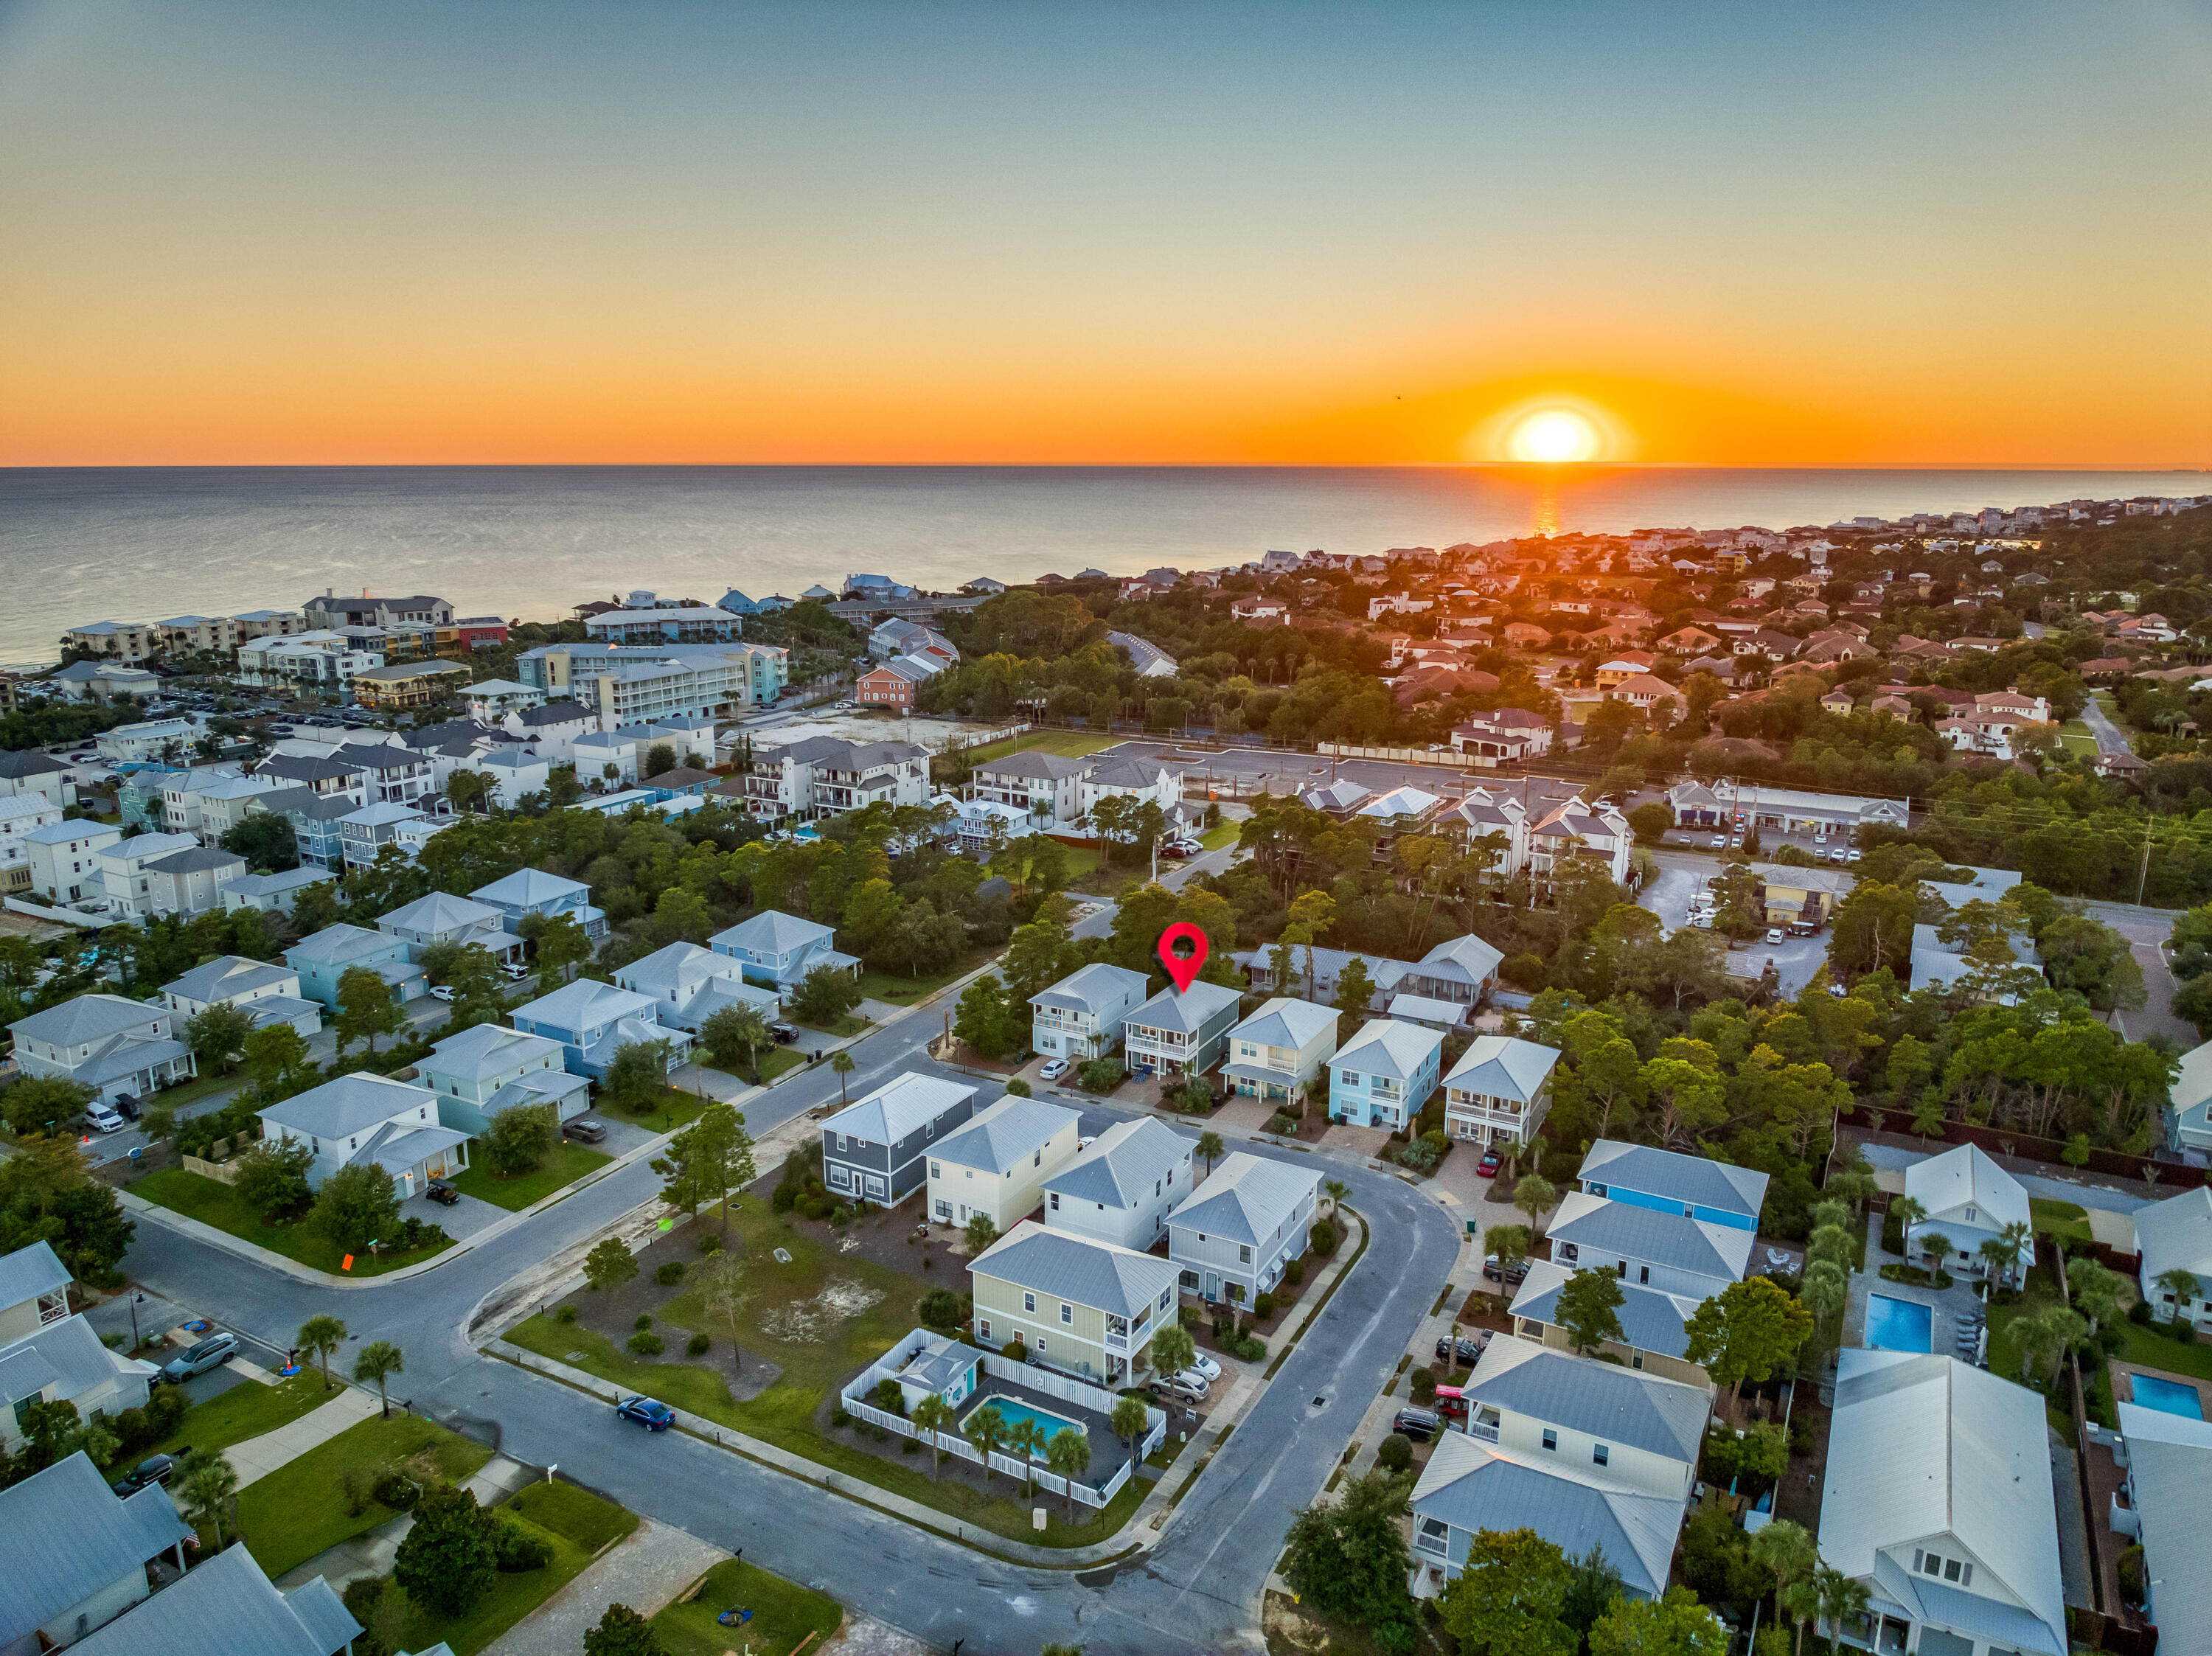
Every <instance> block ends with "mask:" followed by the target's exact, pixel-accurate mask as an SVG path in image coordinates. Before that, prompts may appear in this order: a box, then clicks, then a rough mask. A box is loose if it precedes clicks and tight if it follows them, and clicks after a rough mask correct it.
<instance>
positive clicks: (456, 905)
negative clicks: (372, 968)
mask: <svg viewBox="0 0 2212 1656" xmlns="http://www.w3.org/2000/svg"><path fill="white" fill-rule="evenodd" d="M506 923H507V916H505V915H504V914H502V913H500V912H499V910H497V909H495V908H492V907H488V906H487V905H485V904H483V903H480V902H475V901H471V899H469V898H466V897H456V896H454V895H453V893H452V892H450V891H434V892H432V893H431V894H430V895H428V896H427V897H417V898H416V900H415V901H413V902H411V903H402V904H401V905H400V906H399V907H397V908H395V909H393V910H392V912H391V913H389V914H380V915H379V916H377V920H376V924H377V927H378V929H379V930H380V931H429V932H438V931H465V930H467V929H469V928H471V927H474V926H489V927H491V928H492V929H493V930H495V931H496V930H498V929H499V928H501V926H503V925H506Z"/></svg>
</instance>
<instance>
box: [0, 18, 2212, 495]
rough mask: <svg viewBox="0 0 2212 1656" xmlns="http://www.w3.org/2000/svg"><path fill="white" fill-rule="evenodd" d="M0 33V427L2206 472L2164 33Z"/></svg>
mask: <svg viewBox="0 0 2212 1656" xmlns="http://www.w3.org/2000/svg"><path fill="white" fill-rule="evenodd" d="M1252 16H1253V14H1250V13H1249V12H1245V11H1241V10H1239V9H1236V8H1231V7H1221V8H1196V9H1189V10H1178V11H1175V12H1160V13H1157V14H1152V15H1143V14H1139V13H1134V12H1122V11H1106V10H1101V11H1097V12H1081V11H1077V10H1070V11H1068V12H1066V13H1062V14H1059V15H1043V14H1040V13H1037V12H1034V11H1030V10H1027V9H993V8H987V7H982V6H963V5H947V6H943V7H931V8H919V7H917V8H914V9H905V8H901V7H897V6H886V7H883V8H870V9H856V10H851V11H846V10H842V9H838V8H836V7H830V6H826V5H825V6H823V7H819V8H795V9H789V10H785V11H776V10H773V9H760V10H757V11H756V10H750V9H728V8H723V7H719V6H711V7H710V6H697V7H694V6H687V5H678V4H671V5H666V6H653V7H638V8H632V7H614V8H593V7H581V6H580V7H575V8H566V7H560V6H545V7H520V6H517V7H513V8H509V7H507V6H502V5H500V4H495V3H486V4H484V5H482V6H479V7H472V8H469V9H465V10H459V11H457V10H454V9H450V8H446V7H440V6H433V5H428V4H423V5H419V6H418V5H412V4H409V3H405V0H392V3H380V4H377V5H374V6H372V5H367V4H362V5H358V6H355V5H347V4H340V3H333V4H331V5H329V6H326V7H319V8H313V9H306V10H304V11H302V10H301V9H297V8H289V7H277V6H276V5H273V4H272V5H269V6H258V5H250V4H244V3H222V4H210V5H208V6H206V7H204V8H191V9H172V8H164V7H156V6H153V5H151V4H144V3H134V0H112V3H106V4H99V5H94V4H84V3H76V0H57V3H52V4H46V5H33V6H28V7H25V8H22V9H16V10H11V11H0V213H4V220H0V221H4V222H5V223H6V224H7V225H8V226H9V230H8V234H6V235H5V236H4V237H0V464H33V465H45V464H295V463H296V464H307V463H345V462H362V463H368V462H394V463H401V462H438V461H472V462H486V463H490V462H523V461H545V462H563V461H566V462H586V461H599V462H671V461H760V462H808V461H822V462H832V461H845V462H872V461H883V462H891V461H905V462H961V461H1002V462H1054V463H1114V462H1130V463H1139V462H1148V463H1184V462H1188V463H1220V464H1239V463H1248V464H1285V463H1296V464H1310V463H1320V464H1394V463H1425V462H1457V461H1463V460H1468V459H1486V458H1497V450H1496V446H1495V438H1496V432H1495V430H1494V428H1495V426H1496V424H1497V422H1498V419H1499V416H1501V413H1502V412H1503V411H1505V410H1510V409H1516V408H1523V407H1528V406H1539V405H1543V404H1546V403H1548V402H1551V401H1554V400H1559V399H1565V400H1566V401H1569V402H1571V403H1577V404H1580V405H1583V406H1586V407H1588V408H1589V409H1592V410H1594V411H1595V413H1596V414H1597V416H1599V417H1600V419H1601V423H1602V424H1603V426H1604V427H1605V428H1606V430H1607V436H1608V447H1607V458H1612V459H1618V460H1632V461H1644V462H1656V463H1702V464H1815V465H1853V464H1929V465H1937V464H1956V465H1998V466H2010V465H2085V466H2109V467H2164V466H2172V465H2192V466H2195V465H2208V464H2212V303H2208V300H2212V291H2208V290H2209V289H2212V276H2208V274H2207V273H2208V271H2212V257H2209V256H2212V230H2208V228H2207V226H2206V215H2204V214H2203V211H2202V210H2201V209H2202V206H2203V202H2204V201H2205V200H2206V199H2207V198H2208V189H2207V186H2208V185H2212V176H2208V174H2212V98H2207V97H2206V96H2205V95H2204V94H2205V91H2206V88H2207V87H2208V85H2212V50H2208V44H2207V25H2206V14H2205V12H2204V11H2203V9H2200V8H2193V7H2190V6H2187V5H2182V4H2172V5H2161V4H2145V5H2140V6H2134V7H2130V8H2126V9H2118V10H2114V9H2089V10H2082V9H2075V8H2070V7H2067V6H2063V5H2049V6H2044V5H2036V4H2026V5H2015V6H2006V7H1996V6H1990V7H1987V8H1983V7H1978V6H1972V5H1963V6H1960V7H1956V8H1951V9H1946V11H1945V12H1944V13H1943V15H1942V16H1941V17H1935V16H1932V15H1929V14H1927V13H1923V12H1914V11H1910V10H1899V11H1894V12H1889V11H1881V12H1877V11H1875V10H1874V9H1865V11H1864V14H1863V15H1851V16H1848V17H1845V16H1825V15H1824V16H1820V17H1815V18H1809V19H1808V17H1807V16H1805V15H1798V14H1794V13H1793V14H1790V15H1786V16H1784V15H1777V14H1775V13H1774V12H1773V11H1772V10H1771V9H1768V8H1750V7H1744V8H1730V7H1713V8H1705V7H1685V8H1682V9H1679V10H1677V9H1668V10H1666V11H1664V12H1663V14H1662V12H1661V11H1659V10H1655V9H1646V8H1642V7H1636V6H1626V5H1623V6H1617V7H1616V6H1610V5H1607V4H1602V3H1596V0H1593V3H1590V4H1588V5H1579V6H1577V5H1571V4H1561V5H1559V6H1547V7H1545V8H1540V9H1534V10H1533V11H1531V10H1530V9H1522V8H1499V9H1496V10H1494V11H1493V10H1490V9H1483V8H1473V9H1467V8H1455V9H1450V10H1448V11H1438V10H1429V9H1416V8H1407V9H1404V10H1403V11H1402V12H1401V11H1397V10H1393V9H1384V10H1382V11H1379V12H1374V13H1368V14H1363V15H1362V16H1361V17H1360V18H1358V19H1356V20H1355V19H1353V18H1351V17H1350V16H1349V15H1345V14H1340V13H1339V12H1338V11H1336V10H1335V9H1321V8H1316V9H1313V10H1312V11H1310V12H1304V13H1301V12H1299V11H1298V10H1297V9H1285V10H1282V11H1280V12H1278V13H1273V14H1271V16H1272V17H1273V20H1274V21H1273V26H1272V27H1269V28H1268V29H1267V30H1266V31H1264V35H1265V38H1255V32H1254V31H1253V29H1252V28H1251V27H1249V24H1250V22H1251V20H1252Z"/></svg>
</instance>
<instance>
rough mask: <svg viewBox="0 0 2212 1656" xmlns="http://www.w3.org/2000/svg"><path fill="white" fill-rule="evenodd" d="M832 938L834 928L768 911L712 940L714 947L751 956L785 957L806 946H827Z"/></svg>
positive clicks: (742, 922) (720, 933) (791, 915)
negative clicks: (739, 951) (823, 944)
mask: <svg viewBox="0 0 2212 1656" xmlns="http://www.w3.org/2000/svg"><path fill="white" fill-rule="evenodd" d="M836 935H837V931H836V927H835V926H828V925H817V924H816V923H815V922H814V921H812V920H802V919H799V916H797V915H796V914H786V913H782V912H781V910H778V909H774V908H770V909H765V910H763V912H761V913H758V914H756V915H754V916H753V917H752V918H751V919H749V920H739V921H738V923H737V924H736V925H733V926H731V927H729V928H728V929H727V930H726V931H718V932H716V933H715V934H714V944H715V946H716V947H717V948H719V949H728V950H732V951H734V950H737V949H744V951H745V952H746V953H747V954H751V955H787V954H789V953H791V952H792V951H793V949H804V948H805V947H806V946H807V945H808V944H810V943H827V942H828V941H829V939H830V938H832V937H836Z"/></svg>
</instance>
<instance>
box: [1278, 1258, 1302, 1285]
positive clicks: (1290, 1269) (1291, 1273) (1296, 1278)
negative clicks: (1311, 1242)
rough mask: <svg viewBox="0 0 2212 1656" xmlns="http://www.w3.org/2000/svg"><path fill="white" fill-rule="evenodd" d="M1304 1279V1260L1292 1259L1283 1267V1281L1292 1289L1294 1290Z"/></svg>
mask: <svg viewBox="0 0 2212 1656" xmlns="http://www.w3.org/2000/svg"><path fill="white" fill-rule="evenodd" d="M1305 1279H1306V1262H1305V1261H1304V1259H1293V1260H1291V1262H1290V1263H1289V1264H1288V1265H1285V1266H1284V1267H1283V1280H1284V1281H1285V1282H1286V1283H1289V1284H1290V1285H1291V1287H1292V1288H1296V1287H1297V1285H1298V1284H1299V1283H1303V1282H1304V1281H1305Z"/></svg>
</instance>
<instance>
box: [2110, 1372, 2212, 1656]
mask: <svg viewBox="0 0 2212 1656" xmlns="http://www.w3.org/2000/svg"><path fill="white" fill-rule="evenodd" d="M2119 1419H2120V1435H2122V1436H2123V1437H2124V1438H2125V1439H2126V1440H2127V1446H2128V1467H2129V1472H2128V1476H2129V1478H2130V1481H2131V1482H2132V1483H2133V1484H2134V1486H2135V1495H2136V1520H2137V1522H2138V1524H2139V1525H2140V1526H2141V1528H2142V1550H2143V1564H2144V1569H2143V1579H2144V1580H2147V1581H2149V1582H2152V1583H2154V1586H2152V1588H2151V1605H2150V1608H2151V1611H2152V1615H2153V1619H2154V1621H2155V1622H2156V1623H2157V1625H2158V1636H2159V1642H2160V1645H2162V1646H2166V1647H2171V1648H2172V1649H2177V1650H2212V1571H2208V1570H2207V1569H2206V1568H2205V1567H2204V1565H2205V1560H2206V1559H2207V1558H2208V1557H2212V1532H2208V1530H2207V1525H2206V1513H2205V1506H2204V1491H2205V1490H2206V1489H2208V1488H2212V1425H2208V1424H2206V1423H2205V1422H2203V1421H2201V1420H2185V1419H2183V1418H2182V1417H2181V1416H2179V1415H2169V1414H2166V1413H2165V1412H2164V1411H2162V1410H2157V1409H2146V1408H2144V1407H2143V1406H2142V1404H2137V1403H2124V1404H2120V1406H2119Z"/></svg>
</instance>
